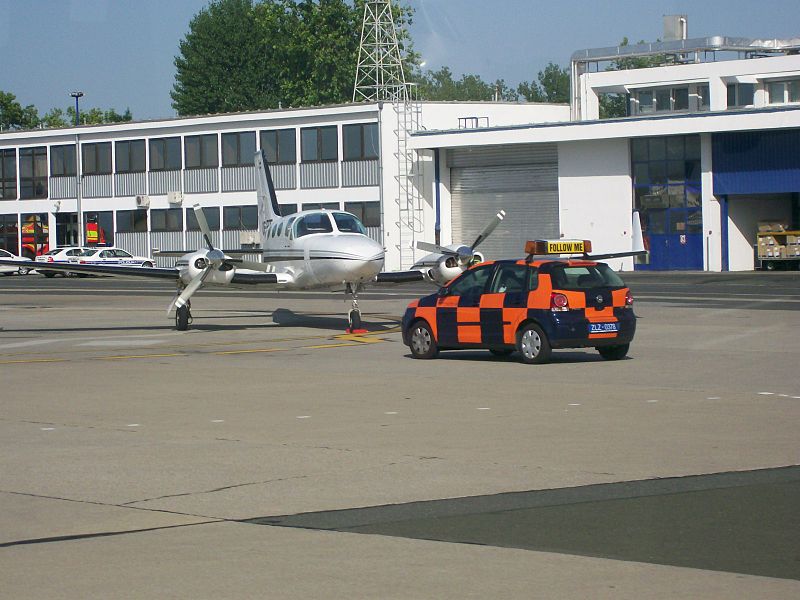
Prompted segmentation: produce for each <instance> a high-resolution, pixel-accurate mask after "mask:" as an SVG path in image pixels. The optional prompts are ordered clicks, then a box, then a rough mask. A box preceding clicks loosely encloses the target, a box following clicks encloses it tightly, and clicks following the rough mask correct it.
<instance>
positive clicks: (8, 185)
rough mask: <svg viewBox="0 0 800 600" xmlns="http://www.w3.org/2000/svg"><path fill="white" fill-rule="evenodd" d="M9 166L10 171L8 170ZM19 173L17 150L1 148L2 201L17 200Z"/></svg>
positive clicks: (0, 186)
mask: <svg viewBox="0 0 800 600" xmlns="http://www.w3.org/2000/svg"><path fill="white" fill-rule="evenodd" d="M9 158H10V159H11V160H9ZM8 165H11V168H10V169H7V168H6V167H7V166H8ZM7 171H10V173H9V172H7ZM17 173H18V168H17V149H16V148H0V200H16V199H17V194H18V192H17Z"/></svg>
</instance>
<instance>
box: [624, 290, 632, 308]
mask: <svg viewBox="0 0 800 600" xmlns="http://www.w3.org/2000/svg"><path fill="white" fill-rule="evenodd" d="M625 306H627V307H631V306H633V294H631V291H630V290H628V291H627V292H625Z"/></svg>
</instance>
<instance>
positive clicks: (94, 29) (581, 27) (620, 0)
mask: <svg viewBox="0 0 800 600" xmlns="http://www.w3.org/2000/svg"><path fill="white" fill-rule="evenodd" d="M405 1H406V2H407V3H408V4H410V5H411V6H412V7H413V8H415V9H416V14H415V17H414V23H413V25H412V27H411V32H412V37H413V39H414V47H415V49H416V50H417V51H418V52H419V53H420V54H421V55H422V57H423V59H424V60H425V62H426V68H428V69H437V68H439V67H441V66H443V65H447V66H449V67H450V68H451V69H452V70H453V72H454V73H455V74H456V75H460V74H462V73H476V74H478V75H480V76H481V77H482V78H484V79H485V80H490V81H494V80H495V79H497V78H502V79H505V81H506V83H508V84H512V85H516V84H517V83H519V82H520V81H530V80H533V79H535V78H536V74H537V73H538V72H539V71H540V70H541V69H543V68H544V67H545V65H547V63H548V62H551V61H552V62H554V63H557V64H559V65H561V66H567V65H568V64H569V58H570V55H571V54H572V52H573V51H575V50H580V49H583V48H598V47H604V46H614V45H616V44H617V43H618V42H619V41H620V40H621V39H622V38H623V37H625V36H627V37H628V38H630V39H631V40H632V41H638V40H640V39H643V40H646V41H654V40H656V39H657V38H659V37H661V36H662V32H663V25H662V15H665V14H687V15H688V16H689V37H706V36H712V35H725V36H736V37H758V38H762V37H767V38H781V39H783V38H793V37H795V38H796V37H800V18H799V17H798V10H797V7H798V3H797V0H762V1H761V2H753V1H752V0H724V1H722V0H705V1H704V2H698V1H697V0H693V1H691V2H689V1H674V0H662V1H661V2H647V1H645V0H636V1H633V0H606V1H603V2H599V1H581V0H573V1H572V2H544V1H542V0H405ZM206 5H207V0H0V51H2V54H1V55H2V56H3V60H2V63H0V90H3V91H6V92H12V93H13V94H15V95H16V96H17V99H18V100H19V101H20V102H21V103H22V104H23V105H27V104H33V105H35V106H36V107H37V108H38V109H39V111H40V112H41V113H44V112H46V111H47V110H49V109H50V108H52V107H56V106H57V107H61V108H66V107H67V106H69V105H70V104H71V103H72V99H71V98H70V97H69V92H70V91H72V90H76V89H79V90H82V91H83V92H84V93H85V96H84V98H82V100H81V107H93V106H97V107H101V108H104V109H107V108H115V109H117V110H118V111H120V112H122V111H123V110H125V108H130V109H131V111H132V112H133V115H134V118H136V119H151V118H159V117H170V116H174V114H175V113H174V111H173V109H172V107H171V105H170V97H169V92H170V89H171V88H172V83H173V80H174V74H175V69H174V66H173V58H174V56H175V55H176V54H177V52H178V43H179V41H180V40H181V39H182V38H183V36H184V35H185V34H186V32H187V30H188V25H189V21H190V19H191V18H192V16H193V15H194V14H195V13H197V12H198V11H199V10H200V9H202V8H203V7H204V6H206Z"/></svg>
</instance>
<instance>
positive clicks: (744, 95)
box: [728, 83, 756, 108]
mask: <svg viewBox="0 0 800 600" xmlns="http://www.w3.org/2000/svg"><path fill="white" fill-rule="evenodd" d="M755 95H756V86H755V84H754V83H729V84H728V108H736V107H741V106H753V104H754V102H755Z"/></svg>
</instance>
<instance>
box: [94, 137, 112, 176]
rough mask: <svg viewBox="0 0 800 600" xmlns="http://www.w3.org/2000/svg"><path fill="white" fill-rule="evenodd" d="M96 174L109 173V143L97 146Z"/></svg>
mask: <svg viewBox="0 0 800 600" xmlns="http://www.w3.org/2000/svg"><path fill="white" fill-rule="evenodd" d="M97 172H98V173H102V174H104V175H105V174H107V173H111V142H103V143H101V144H97Z"/></svg>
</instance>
